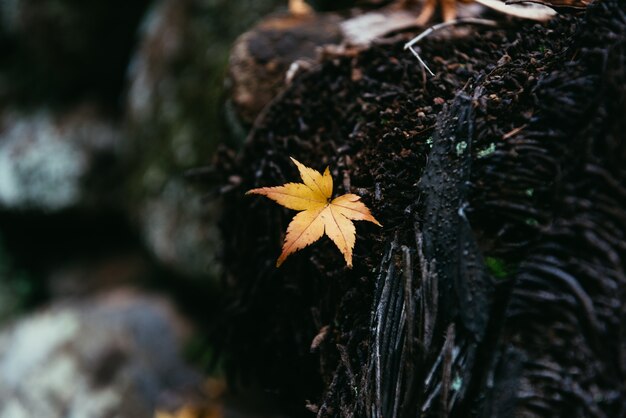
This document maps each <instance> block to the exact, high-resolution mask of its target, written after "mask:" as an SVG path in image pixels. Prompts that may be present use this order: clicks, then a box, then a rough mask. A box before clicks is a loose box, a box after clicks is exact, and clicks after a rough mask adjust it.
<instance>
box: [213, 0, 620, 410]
mask: <svg viewBox="0 0 626 418" xmlns="http://www.w3.org/2000/svg"><path fill="white" fill-rule="evenodd" d="M410 36H411V35H408V34H407V35H400V37H399V39H398V38H396V39H395V40H393V39H390V40H387V41H384V42H381V43H380V44H377V45H374V46H372V47H371V48H369V49H367V50H365V51H352V52H350V51H349V52H347V53H345V54H342V55H340V56H328V57H326V59H325V60H324V61H323V64H322V65H321V66H320V67H319V68H317V69H315V70H314V71H312V72H309V73H307V74H304V75H303V76H301V77H299V78H298V79H297V80H295V81H294V83H293V84H292V85H291V86H290V87H289V88H288V89H287V90H286V91H285V92H284V93H283V94H282V95H281V96H280V97H279V98H277V99H276V101H275V102H274V103H273V104H272V105H271V106H270V107H269V108H268V109H267V111H266V113H265V114H264V115H263V116H262V117H261V118H260V119H259V120H257V123H256V126H255V128H254V130H253V132H252V133H251V135H250V138H249V141H248V142H247V143H246V145H245V147H244V149H243V150H242V151H241V152H240V153H239V154H238V155H237V156H236V157H234V156H233V155H232V153H230V152H227V151H225V152H223V153H222V154H221V158H219V160H218V167H219V168H220V170H222V172H223V173H224V178H225V179H228V182H227V184H226V186H224V188H223V193H224V199H225V208H226V209H225V211H224V218H223V222H222V228H223V232H224V236H225V238H226V248H225V254H224V261H225V265H226V274H225V284H226V286H227V289H228V297H227V300H226V301H225V302H226V305H227V306H226V307H225V308H224V317H223V318H222V324H223V325H222V327H221V328H220V329H219V330H218V332H217V335H218V338H219V340H220V342H221V344H222V351H223V353H225V360H226V366H227V370H228V371H229V372H230V373H231V375H232V376H233V377H237V378H240V379H243V380H248V381H249V380H252V381H254V382H256V383H257V384H259V385H262V387H264V388H266V389H268V390H271V391H274V393H277V394H278V395H280V396H281V397H284V398H285V399H288V400H289V402H290V405H292V407H293V409H292V410H291V414H292V415H291V416H295V415H296V414H305V412H304V405H305V400H310V401H311V403H310V404H309V405H308V409H309V410H312V411H317V412H318V416H328V417H334V416H341V417H344V416H345V417H348V416H356V417H362V416H372V417H382V416H384V417H394V416H405V415H407V416H408V415H410V416H416V414H417V411H422V416H458V417H464V416H476V417H488V416H502V417H509V416H545V417H553V416H567V417H588V416H593V417H616V416H623V415H624V414H625V413H626V409H624V404H625V401H624V399H625V396H626V393H625V388H624V382H625V381H626V380H625V379H624V377H625V375H626V351H625V349H624V347H626V344H625V342H626V341H625V340H624V326H623V325H622V324H623V323H624V319H626V312H625V311H624V308H623V306H626V305H625V304H624V301H625V296H624V289H625V287H624V286H625V285H626V276H625V273H624V271H625V268H626V240H625V237H626V187H625V184H626V164H625V162H626V142H625V141H624V139H625V138H624V136H625V135H626V134H625V133H624V132H626V126H625V125H626V119H624V115H625V114H626V58H625V57H626V16H625V7H624V5H623V3H619V2H618V1H616V0H613V1H605V2H602V3H599V4H596V5H594V6H592V7H591V8H590V9H589V10H588V11H587V12H583V13H581V14H578V15H561V16H559V17H558V18H556V19H554V20H553V21H552V22H550V23H549V24H548V25H546V26H542V25H538V24H532V23H519V24H516V25H507V24H505V23H503V24H502V27H501V28H499V29H482V28H478V27H476V28H472V29H471V31H470V32H469V33H463V34H461V33H460V31H459V32H454V33H453V34H452V35H450V32H448V33H447V35H444V34H442V35H441V36H433V37H431V38H427V39H426V40H425V41H423V42H422V43H421V44H420V49H421V55H422V57H423V58H424V60H425V61H426V62H427V63H428V64H429V66H430V67H431V69H432V70H433V71H434V72H435V73H436V74H437V76H436V77H428V76H427V75H426V74H425V73H424V72H423V71H422V70H421V68H420V66H419V64H418V63H417V62H416V60H415V59H414V57H412V56H411V55H410V54H408V53H407V52H406V51H404V50H403V48H402V46H403V44H404V42H406V40H407V39H409V38H410ZM290 156H291V157H294V158H296V159H298V160H300V161H301V162H303V163H305V164H306V165H308V166H311V167H314V168H316V169H319V170H321V169H323V168H325V167H326V166H330V169H331V172H332V174H333V177H334V179H335V194H336V195H339V194H343V193H345V192H353V193H357V194H359V195H361V196H362V197H363V200H364V202H365V203H366V204H367V205H368V207H370V208H371V209H372V212H373V214H374V216H375V217H376V218H377V219H378V220H380V221H381V223H382V224H383V225H384V227H383V228H382V229H381V228H378V227H376V226H374V225H371V224H369V223H357V242H356V247H355V251H354V268H353V269H347V268H346V267H345V265H344V262H343V258H342V257H341V255H340V253H339V252H338V251H337V250H336V248H335V247H334V246H333V244H332V242H330V240H328V239H326V238H324V239H322V240H321V241H320V242H319V243H316V244H314V245H312V246H310V247H308V248H306V249H304V250H302V251H300V252H298V253H296V254H294V255H292V256H291V257H289V258H288V259H287V261H286V262H285V264H284V265H283V266H282V267H281V268H279V269H277V268H276V267H275V266H274V263H275V260H276V258H277V257H278V255H279V253H280V247H281V244H282V239H283V238H284V233H285V230H286V228H287V225H288V223H289V221H290V220H291V217H292V216H293V214H294V213H293V212H291V211H288V210H286V209H283V208H281V207H279V206H277V205H275V204H274V203H272V202H270V201H268V200H264V199H262V198H257V197H245V196H244V192H245V191H246V190H248V189H251V188H254V187H261V186H272V185H279V184H282V183H285V182H289V181H298V175H297V170H296V169H295V167H294V166H293V165H292V164H291V162H290V160H289V157H290ZM321 330H323V332H321V333H320V331H321ZM318 334H319V335H318ZM316 335H317V336H318V338H316V347H314V348H313V349H311V343H312V341H313V339H314V338H315V337H316Z"/></svg>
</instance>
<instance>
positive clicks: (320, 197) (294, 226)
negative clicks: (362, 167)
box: [246, 158, 382, 267]
mask: <svg viewBox="0 0 626 418" xmlns="http://www.w3.org/2000/svg"><path fill="white" fill-rule="evenodd" d="M291 161H293V162H294V164H295V165H296V166H297V167H298V171H300V177H301V178H302V183H287V184H284V185H282V186H276V187H262V188H259V189H252V190H250V191H248V192H247V193H246V194H260V195H263V196H266V197H268V198H270V199H272V200H274V201H276V202H277V203H278V204H280V205H282V206H284V207H286V208H289V209H294V210H299V211H302V212H300V213H298V214H297V215H296V216H294V217H293V220H292V221H291V223H290V224H289V226H288V227H287V236H286V237H285V242H284V244H283V252H282V254H281V255H280V257H278V260H277V261H276V267H280V265H281V264H282V263H283V261H285V259H286V258H287V257H288V256H289V255H290V254H293V253H294V252H296V251H298V250H301V249H302V248H304V247H306V246H307V245H310V244H312V243H314V242H315V241H317V240H318V239H320V238H321V237H322V236H323V235H324V233H326V235H328V237H329V238H330V239H331V240H332V241H333V242H334V243H335V245H336V246H337V248H339V251H341V253H342V254H343V256H344V258H345V259H346V264H347V265H348V267H352V250H353V249H354V242H355V241H356V230H355V228H354V224H353V223H352V221H370V222H373V223H375V224H376V225H378V226H382V225H381V224H380V223H379V222H378V221H377V220H376V219H375V218H374V217H373V216H372V214H371V213H370V210H369V209H368V208H367V206H365V204H363V202H361V201H360V199H361V198H360V197H359V196H357V195H355V194H351V193H348V194H344V195H343V196H339V197H336V198H335V199H333V200H331V197H332V194H333V178H332V177H331V175H330V171H329V170H328V167H326V170H325V171H324V174H323V175H322V174H320V172H319V171H317V170H314V169H312V168H309V167H306V166H305V165H303V164H301V163H300V162H298V161H296V160H295V159H294V158H292V159H291Z"/></svg>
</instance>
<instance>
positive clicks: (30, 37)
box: [0, 0, 286, 418]
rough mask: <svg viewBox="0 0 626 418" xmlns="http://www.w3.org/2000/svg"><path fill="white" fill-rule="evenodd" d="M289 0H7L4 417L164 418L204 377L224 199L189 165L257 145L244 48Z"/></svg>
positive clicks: (0, 0) (1, 203) (2, 72)
mask: <svg viewBox="0 0 626 418" xmlns="http://www.w3.org/2000/svg"><path fill="white" fill-rule="evenodd" d="M285 7H286V1H279V0H255V1H244V0H241V1H233V0H110V1H100V0H81V1H75V0H0V417H2V418H21V417H42V416H46V417H48V416H49V417H54V416H73V417H77V418H80V417H105V416H112V415H111V413H113V412H114V413H115V414H116V415H115V416H120V417H131V416H132V417H138V418H141V417H149V416H152V415H153V413H154V408H155V407H156V406H159V405H162V406H166V407H170V408H177V407H180V406H181V404H182V403H184V400H185V399H187V397H188V396H191V395H190V393H191V394H193V392H194V391H197V390H198V387H200V386H202V385H203V382H202V378H201V374H200V373H199V372H198V371H193V367H195V368H196V370H200V371H202V370H203V367H204V366H206V363H207V361H208V359H209V357H207V356H209V354H210V347H208V346H207V344H206V343H205V340H204V338H203V336H202V335H201V334H199V333H198V332H196V331H193V327H192V326H191V325H190V324H192V323H193V322H194V320H196V321H197V320H200V321H201V320H202V318H206V317H208V316H210V315H211V310H212V309H213V305H214V301H215V298H217V295H215V292H214V291H213V289H214V288H215V285H216V279H217V276H218V274H219V272H220V267H219V251H220V238H219V234H218V231H217V227H216V222H217V215H218V214H219V206H218V204H217V203H215V202H210V201H207V200H206V199H203V194H204V193H205V192H206V190H204V191H198V190H196V189H194V188H193V187H191V186H190V185H189V182H188V181H187V180H186V178H185V172H186V171H187V170H189V169H191V168H194V167H198V166H202V165H206V164H208V163H209V162H210V161H211V158H212V155H213V152H214V151H215V149H216V147H217V145H218V144H219V143H222V142H228V141H230V142H232V141H236V140H241V136H240V137H239V138H235V139H233V136H232V135H230V134H229V133H228V132H229V131H228V129H226V128H227V126H226V123H224V122H223V121H224V119H225V115H224V113H223V105H222V104H223V101H224V100H223V99H224V76H225V74H226V65H227V62H228V57H229V51H230V48H231V46H232V44H233V42H234V40H235V39H236V37H237V36H239V35H240V34H241V33H243V32H244V31H245V30H247V29H249V28H250V27H251V26H252V25H253V24H254V23H255V22H257V21H258V20H259V19H260V18H261V17H262V16H264V15H267V14H269V13H272V12H274V11H277V10H281V9H282V10H285ZM154 295H158V296H154ZM182 318H187V319H182ZM183 352H186V353H188V354H189V353H191V354H190V355H188V356H187V357H186V358H184V357H183V354H182V353H183ZM207 353H208V354H207ZM186 360H190V361H191V363H192V364H194V366H193V367H192V368H190V367H189V366H186V365H185V361H186ZM194 362H195V363H194Z"/></svg>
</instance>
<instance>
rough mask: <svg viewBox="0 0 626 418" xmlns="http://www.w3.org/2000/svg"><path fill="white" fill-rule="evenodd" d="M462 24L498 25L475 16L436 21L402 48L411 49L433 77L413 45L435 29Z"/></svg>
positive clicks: (435, 30) (433, 74)
mask: <svg viewBox="0 0 626 418" xmlns="http://www.w3.org/2000/svg"><path fill="white" fill-rule="evenodd" d="M463 24H469V25H483V26H492V27H496V26H498V22H496V21H495V20H489V19H479V18H475V17H467V18H464V19H456V20H451V21H449V22H443V23H438V24H436V25H433V26H431V27H429V28H428V29H426V30H425V31H424V32H422V33H420V34H419V35H417V36H416V37H415V38H413V39H411V40H410V41H409V42H407V43H406V44H405V45H404V49H408V50H409V51H411V53H413V55H415V58H417V60H418V61H419V63H420V64H421V65H422V67H423V68H425V69H426V71H428V73H429V74H430V75H431V76H433V77H434V76H435V73H433V72H432V71H431V70H430V68H428V66H427V65H426V63H425V62H424V60H422V58H421V57H420V55H419V53H418V52H417V51H416V50H415V49H414V48H413V47H414V46H415V44H417V43H418V42H419V41H421V40H422V39H424V38H425V37H427V36H428V35H430V34H432V33H434V32H437V31H439V30H441V29H445V28H447V27H449V26H456V25H463Z"/></svg>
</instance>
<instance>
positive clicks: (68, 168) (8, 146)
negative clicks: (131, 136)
mask: <svg viewBox="0 0 626 418" xmlns="http://www.w3.org/2000/svg"><path fill="white" fill-rule="evenodd" d="M122 140H123V139H122V131H121V129H120V128H119V126H116V124H115V123H114V122H113V121H110V120H107V119H106V118H104V117H102V116H100V115H99V114H98V112H97V111H96V110H95V109H93V108H91V107H89V106H82V107H78V108H75V109H73V110H71V111H69V112H66V113H62V114H58V113H54V112H52V111H50V110H46V109H41V110H39V111H37V112H35V113H27V112H22V111H5V112H3V113H2V114H0V207H3V208H5V209H17V210H22V209H40V210H46V211H58V210H62V209H67V208H72V207H76V206H80V205H85V204H87V203H88V202H89V201H94V200H98V198H97V196H96V193H97V190H95V189H91V188H90V187H89V186H90V185H89V180H90V179H91V178H96V177H100V178H102V177H106V176H107V175H111V172H110V171H108V170H109V169H111V170H112V169H113V168H112V167H111V166H110V165H109V164H108V162H110V161H111V160H115V159H116V158H119V157H120V153H121V142H122ZM102 161H107V164H106V165H103V164H101V162H102ZM100 203H101V201H100Z"/></svg>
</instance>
